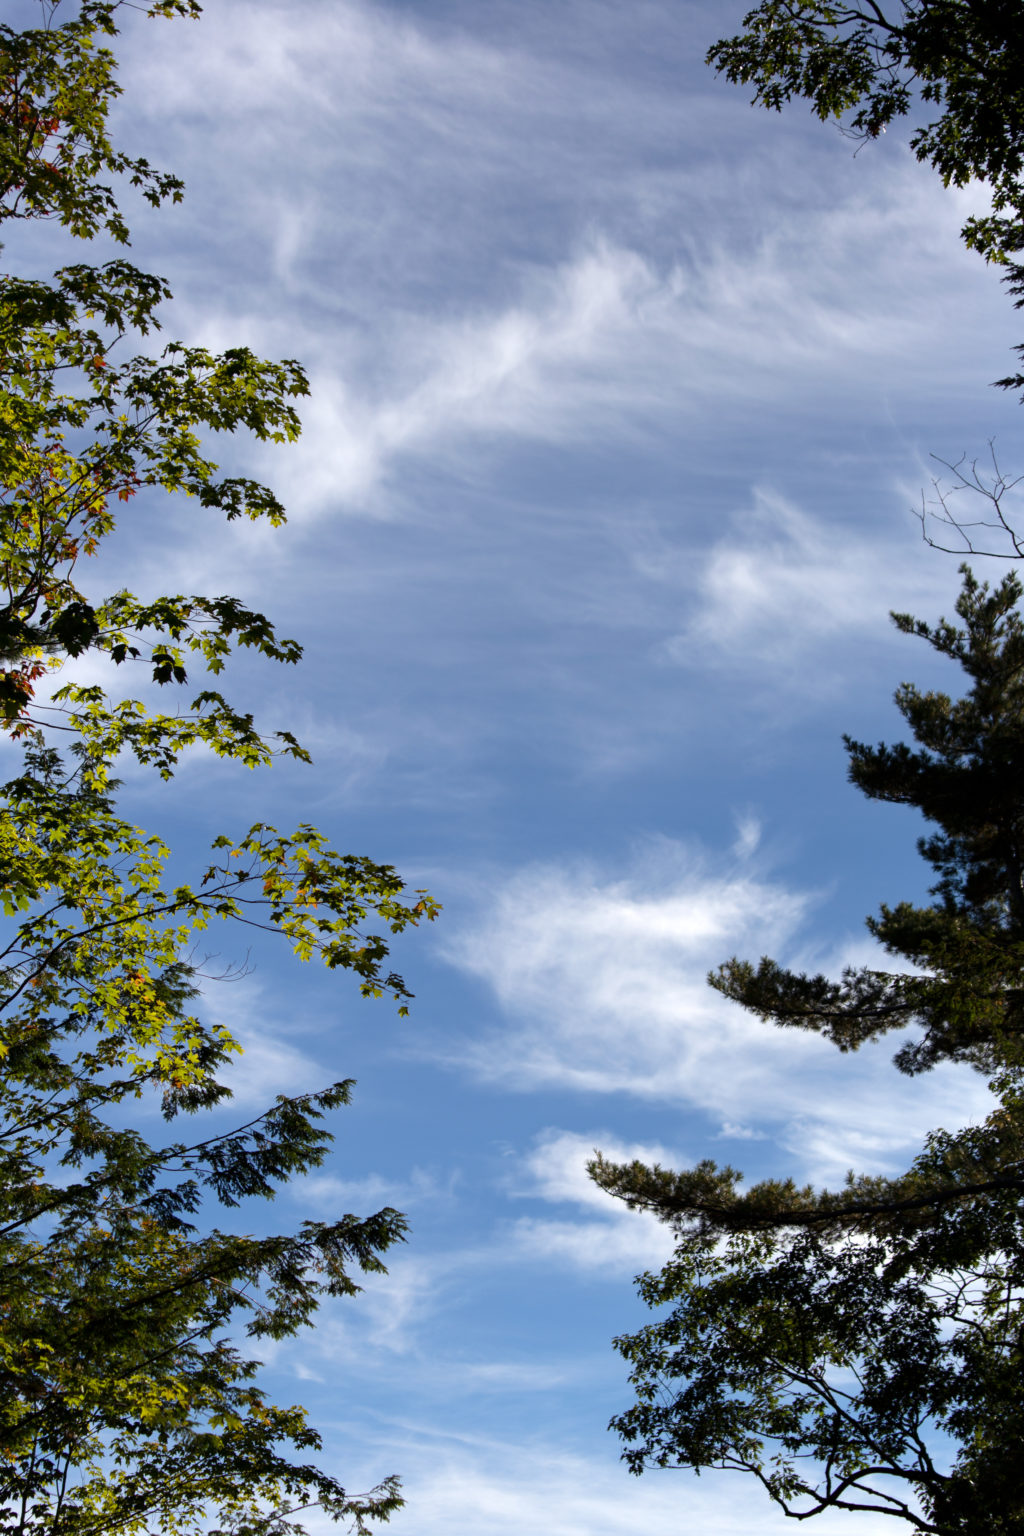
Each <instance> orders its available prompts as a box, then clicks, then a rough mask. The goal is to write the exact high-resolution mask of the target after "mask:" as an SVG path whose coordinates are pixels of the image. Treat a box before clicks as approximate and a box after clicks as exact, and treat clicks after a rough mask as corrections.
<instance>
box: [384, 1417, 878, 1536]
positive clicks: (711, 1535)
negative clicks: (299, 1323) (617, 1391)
mask: <svg viewBox="0 0 1024 1536" xmlns="http://www.w3.org/2000/svg"><path fill="white" fill-rule="evenodd" d="M401 1454H402V1455H403V1456H404V1458H405V1459H404V1462H403V1465H404V1466H405V1467H406V1468H407V1477H406V1492H407V1497H408V1500H409V1505H408V1508H407V1510H405V1511H403V1512H402V1513H400V1514H398V1515H397V1516H395V1517H394V1519H393V1522H392V1523H393V1527H394V1530H395V1531H396V1533H397V1536H405V1533H407V1532H408V1533H412V1532H415V1533H416V1536H441V1533H442V1532H443V1533H444V1536H522V1533H523V1532H525V1531H543V1532H544V1536H634V1533H635V1532H636V1531H637V1530H643V1531H644V1532H646V1533H648V1536H679V1531H680V1529H685V1530H686V1531H688V1532H692V1533H693V1536H749V1532H750V1531H752V1530H756V1531H759V1532H765V1533H770V1532H774V1531H779V1532H781V1531H783V1530H786V1529H788V1527H789V1525H790V1522H789V1521H787V1519H786V1517H785V1516H784V1515H783V1514H782V1513H781V1511H779V1510H776V1509H775V1508H774V1506H773V1505H772V1504H771V1503H770V1501H769V1500H768V1498H767V1495H766V1494H765V1493H764V1492H763V1490H761V1489H760V1488H756V1487H755V1486H753V1484H752V1481H751V1480H749V1479H747V1478H744V1477H742V1476H740V1475H729V1474H720V1473H711V1474H709V1475H708V1476H706V1477H703V1478H700V1479H699V1480H698V1479H696V1478H695V1477H693V1475H692V1474H689V1473H683V1472H676V1473H673V1474H667V1473H658V1472H651V1473H648V1474H647V1475H646V1476H645V1477H643V1478H641V1479H640V1480H639V1481H637V1480H635V1479H634V1478H632V1477H630V1476H629V1475H628V1474H627V1473H626V1472H625V1470H624V1469H623V1468H622V1467H621V1466H617V1465H616V1464H615V1461H614V1457H613V1454H612V1453H611V1450H610V1448H609V1454H608V1455H607V1456H606V1457H601V1458H598V1457H587V1456H583V1455H579V1454H575V1455H574V1454H572V1453H571V1452H560V1451H552V1450H551V1448H550V1447H549V1446H547V1445H545V1444H543V1443H542V1442H535V1443H526V1444H519V1445H514V1446H506V1445H501V1444H498V1443H487V1442H485V1441H482V1440H478V1441H475V1442H474V1441H473V1440H471V1439H469V1437H464V1438H463V1440H462V1443H460V1442H459V1440H456V1439H455V1437H441V1436H437V1437H434V1438H428V1437H427V1436H426V1434H424V1436H423V1437H422V1438H420V1439H413V1438H412V1437H411V1436H410V1438H409V1441H408V1443H407V1444H405V1445H402V1446H401ZM889 1523H890V1522H887V1521H886V1520H885V1519H883V1518H882V1517H877V1518H873V1517H872V1516H870V1515H864V1516H861V1517H860V1524H859V1527H858V1529H859V1530H860V1531H862V1532H863V1533H864V1536H883V1533H886V1536H888V1533H887V1527H888V1524H889ZM815 1525H816V1529H817V1530H818V1531H819V1532H820V1533H821V1536H845V1533H846V1532H847V1531H848V1523H844V1518H843V1516H842V1514H838V1515H827V1514H826V1515H823V1516H821V1517H820V1519H819V1520H818V1521H816V1522H815Z"/></svg>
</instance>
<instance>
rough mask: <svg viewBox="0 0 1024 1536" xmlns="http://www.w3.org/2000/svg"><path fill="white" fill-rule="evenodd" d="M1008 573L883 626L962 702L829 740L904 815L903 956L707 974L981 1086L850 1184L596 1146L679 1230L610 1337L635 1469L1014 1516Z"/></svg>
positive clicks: (776, 1490)
mask: <svg viewBox="0 0 1024 1536" xmlns="http://www.w3.org/2000/svg"><path fill="white" fill-rule="evenodd" d="M1022 591H1024V587H1022V584H1021V581H1020V579H1019V578H1018V577H1017V576H1016V575H1015V574H1010V575H1008V576H1006V577H1005V578H1004V579H1003V580H1002V581H1001V582H1000V583H999V585H998V586H997V587H996V588H995V589H994V590H990V589H989V588H988V587H987V586H985V585H984V584H982V583H979V582H978V581H977V580H976V579H975V578H974V576H973V575H972V574H971V572H970V571H969V570H968V569H967V568H964V570H963V588H962V592H961V596H960V599H959V601H958V604H957V613H958V616H959V621H960V622H959V623H958V624H953V623H948V622H946V621H942V622H941V623H939V624H938V625H935V626H934V627H929V626H928V625H926V624H923V623H920V622H918V621H916V620H914V619H912V618H910V617H909V616H908V615H896V616H895V621H896V623H897V625H898V627H899V628H900V629H901V630H902V631H904V632H905V633H907V634H911V635H916V636H919V637H921V638H923V639H924V640H926V641H927V642H928V643H929V644H930V645H931V646H932V647H933V649H934V650H936V651H937V652H938V653H939V654H940V655H942V656H945V657H947V658H949V659H950V660H952V661H954V662H956V663H957V664H958V665H959V666H960V667H961V668H962V669H963V671H964V672H965V673H966V675H967V678H968V679H969V681H970V687H969V689H968V691H967V692H966V693H965V695H964V696H963V697H962V698H959V699H952V698H951V697H949V696H948V695H946V694H945V693H942V692H930V691H929V692H922V691H920V690H919V689H917V688H915V687H913V686H912V685H909V684H907V685H904V686H903V687H901V688H900V689H899V690H898V692H897V694H896V702H897V704H898V706H899V709H900V711H901V713H902V714H903V717H904V719H905V720H906V721H907V724H908V725H909V727H910V730H911V733H912V736H913V738H914V743H915V744H914V745H908V744H906V743H899V744H897V745H895V746H889V745H886V744H884V743H883V744H881V745H879V746H877V747H868V746H865V745H863V744H861V743H859V742H856V741H850V740H848V741H847V748H848V751H849V758H850V777H851V779H852V781H853V782H854V784H856V785H857V786H858V788H859V789H861V790H862V792H863V793H865V794H866V795H868V796H869V797H871V798H872V799H877V800H885V801H889V802H892V803H896V804H901V805H907V806H910V807H913V808H916V809H917V810H919V811H920V812H921V813H922V814H923V815H924V817H925V818H926V820H927V822H928V823H929V825H930V827H931V829H932V830H931V831H930V832H929V834H928V835H926V836H925V837H923V838H921V840H920V842H919V844H918V847H919V850H920V852H921V854H922V856H923V857H924V858H925V859H926V860H927V862H928V863H929V864H930V865H931V866H932V869H933V871H934V873H935V883H934V885H933V886H932V888H931V892H930V894H931V897H932V900H931V901H930V902H929V903H928V904H927V905H923V906H918V905H914V904H913V903H910V902H900V903H898V904H896V905H894V906H883V907H882V908H881V910H880V912H879V915H878V916H877V917H875V918H872V919H870V920H869V924H868V926H869V928H870V930H871V932H872V933H873V934H874V935H875V937H876V938H877V939H878V941H879V943H880V944H881V945H882V946H883V948H884V950H885V951H886V952H887V953H888V954H890V955H892V956H893V957H895V958H896V959H898V960H899V961H901V962H905V965H906V968H905V969H903V968H901V969H899V970H893V971H888V970H883V969H881V968H875V967H873V966H864V967H859V968H851V969H848V970H847V971H846V972H844V974H843V975H842V977H841V978H839V979H838V980H835V979H830V978H828V977H826V976H822V975H813V976H811V975H806V974H802V973H794V972H792V971H789V970H787V969H786V968H785V967H783V966H781V965H779V964H778V963H777V962H776V961H774V960H771V959H767V958H766V959H762V960H761V961H760V963H759V964H756V965H754V964H751V963H749V962H746V961H739V960H732V961H730V962H728V963H727V964H726V965H724V966H722V967H721V968H720V969H719V970H718V971H717V972H715V973H713V975H712V976H711V977H710V978H709V980H710V982H711V984H712V985H713V986H714V987H716V988H717V989H718V990H719V991H721V992H723V993H724V994H725V995H726V996H727V997H729V998H731V999H732V1000H733V1001H735V1002H736V1003H737V1004H739V1005H740V1006H742V1007H744V1008H746V1009H748V1010H749V1011H751V1012H752V1013H754V1014H756V1015H757V1016H758V1017H759V1018H761V1019H763V1020H766V1021H768V1022H770V1023H772V1024H777V1025H781V1026H784V1027H788V1028H794V1027H795V1028H800V1029H808V1030H812V1031H815V1032H818V1033H821V1034H824V1035H825V1036H826V1037H827V1038H828V1039H830V1040H832V1041H833V1042H834V1043H835V1044H836V1045H837V1046H838V1047H839V1049H840V1050H841V1051H850V1050H855V1049H857V1047H858V1046H859V1045H861V1044H862V1043H863V1042H865V1041H867V1040H871V1039H875V1038H877V1037H879V1036H880V1035H883V1034H886V1033H889V1032H891V1031H901V1032H903V1036H904V1037H903V1039H902V1040H901V1043H900V1045H899V1048H898V1050H897V1053H896V1057H895V1061H896V1065H897V1066H898V1067H899V1069H900V1070H901V1071H902V1072H904V1073H906V1074H908V1075H911V1076H912V1075H914V1074H916V1073H919V1072H922V1071H926V1070H928V1069H929V1068H930V1067H933V1066H934V1065H935V1064H936V1063H938V1062H941V1061H963V1062H968V1063H970V1064H971V1065H973V1066H974V1067H975V1068H976V1069H978V1070H979V1071H981V1072H983V1073H985V1074H986V1075H987V1077H988V1079H989V1081H990V1083H991V1086H992V1089H993V1091H994V1093H995V1096H996V1100H997V1107H996V1108H995V1109H994V1111H993V1113H992V1114H991V1115H990V1116H989V1118H988V1119H987V1120H986V1121H985V1122H984V1123H983V1124H981V1125H979V1126H972V1127H969V1128H967V1129H965V1130H963V1131H960V1132H958V1133H948V1132H944V1131H942V1132H936V1133H935V1134H934V1135H932V1136H931V1137H930V1138H929V1141H928V1143H927V1145H926V1147H925V1148H924V1150H923V1152H922V1153H921V1155H920V1156H919V1157H918V1158H917V1159H916V1160H915V1162H914V1164H913V1165H912V1167H911V1168H910V1169H909V1170H908V1171H907V1173H906V1174H904V1175H902V1176H901V1177H898V1178H892V1179H888V1178H881V1177H873V1176H859V1177H858V1176H854V1175H851V1176H850V1177H849V1179H848V1181H847V1185H846V1187H845V1188H843V1189H840V1190H824V1191H822V1190H815V1189H813V1188H798V1187H797V1186H796V1185H795V1184H794V1183H793V1182H792V1181H790V1180H765V1181H762V1182H759V1183H757V1184H755V1185H753V1186H752V1187H751V1188H750V1189H748V1190H745V1191H744V1190H743V1189H741V1187H740V1186H741V1183H742V1179H741V1176H740V1175H739V1174H738V1173H737V1172H736V1171H735V1170H734V1169H732V1168H728V1167H726V1168H719V1167H717V1166H716V1165H715V1164H714V1163H713V1162H704V1163H701V1164H699V1165H698V1166H697V1167H696V1168H694V1169H691V1170H689V1171H684V1172H681V1173H675V1172H672V1171H669V1170H666V1169H662V1168H659V1167H651V1168H649V1167H646V1166H644V1165H643V1164H640V1163H632V1164H628V1165H616V1164H612V1163H609V1162H606V1161H605V1160H604V1159H602V1158H600V1157H599V1158H598V1159H597V1160H596V1161H595V1163H594V1164H593V1165H592V1173H593V1176H594V1178H595V1179H596V1180H597V1182H598V1183H599V1184H600V1185H601V1186H602V1187H603V1188H605V1189H607V1190H609V1191H610V1192H611V1193H613V1194H615V1195H617V1196H619V1197H620V1198H622V1199H623V1200H625V1201H626V1202H627V1203H628V1204H629V1205H631V1206H634V1207H637V1208H641V1209H645V1210H650V1211H653V1212H655V1213H656V1214H657V1215H658V1216H659V1217H660V1218H661V1219H662V1220H664V1221H665V1222H667V1223H668V1224H669V1225H670V1226H671V1227H672V1228H673V1230H674V1231H675V1233H676V1234H677V1237H678V1247H677V1251H676V1254H675V1256H674V1258H673V1259H672V1260H671V1261H670V1262H669V1264H667V1265H666V1266H665V1268H664V1269H663V1270H662V1271H661V1273H660V1274H657V1275H653V1274H649V1275H645V1276H642V1277H641V1280H640V1282H639V1283H640V1290H641V1294H642V1296H643V1297H644V1299H645V1300H646V1301H647V1302H648V1303H649V1304H650V1305H651V1306H653V1307H659V1308H662V1307H667V1308H671V1310H670V1311H669V1312H668V1314H667V1315H666V1316H663V1317H661V1318H660V1319H658V1320H656V1321H655V1322H653V1323H652V1324H650V1325H649V1326H648V1327H646V1328H644V1329H642V1330H641V1331H640V1332H638V1333H636V1334H634V1335H631V1336H626V1337H623V1338H621V1339H619V1340H617V1341H616V1342H617V1347H618V1348H619V1350H620V1351H621V1353H622V1354H623V1355H624V1356H625V1358H626V1359H627V1360H628V1361H629V1362H630V1364H631V1366H632V1377H631V1379H632V1381H633V1384H634V1386H635V1387H636V1390H637V1402H636V1404H635V1405H634V1407H632V1408H631V1409H629V1410H628V1411H626V1412H625V1413H623V1414H621V1415H619V1416H618V1417H617V1418H616V1419H615V1420H613V1426H614V1427H615V1428H616V1429H617V1430H618V1431H619V1433H620V1434H621V1435H622V1436H623V1437H624V1439H625V1441H626V1445H627V1449H626V1451H625V1452H624V1454H625V1457H626V1459H627V1461H628V1463H629V1465H630V1467H631V1468H632V1470H634V1471H637V1472H639V1471H642V1470H643V1469H644V1468H645V1467H647V1466H685V1467H692V1468H695V1469H697V1470H701V1469H703V1468H706V1467H723V1468H739V1469H742V1470H745V1471H747V1472H749V1473H752V1474H753V1475H754V1476H756V1477H757V1478H758V1479H759V1480H760V1481H761V1482H762V1483H763V1484H764V1486H765V1487H766V1489H767V1490H768V1492H769V1493H770V1494H771V1496H772V1497H773V1498H774V1499H775V1500H776V1501H777V1502H778V1503H779V1504H780V1505H781V1506H782V1507H783V1508H784V1509H786V1510H787V1512H790V1513H794V1514H797V1515H799V1516H801V1517H803V1516H806V1515H809V1514H814V1513H818V1512H820V1511H821V1510H824V1509H828V1508H843V1509H853V1510H874V1511H879V1512H883V1513H888V1514H891V1515H896V1516H899V1517H900V1518H902V1519H904V1520H906V1521H907V1522H908V1523H909V1524H911V1525H912V1526H914V1527H915V1528H916V1529H918V1530H921V1531H924V1532H928V1533H933V1536H953V1533H968V1532H969V1533H972V1536H973V1533H977V1536H982V1533H984V1536H1010V1533H1015V1536H1019V1533H1020V1532H1022V1531H1024V1494H1022V1492H1021V1485H1020V1479H1019V1465H1020V1454H1021V1445H1022V1435H1024V1393H1022V1392H1021V1379H1022V1377H1021V1370H1022V1367H1024V1305H1022V1303H1024V1209H1022V1195H1024V889H1022V871H1024V795H1022V785H1024V620H1022V616H1021V612H1020V600H1021V596H1022Z"/></svg>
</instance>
